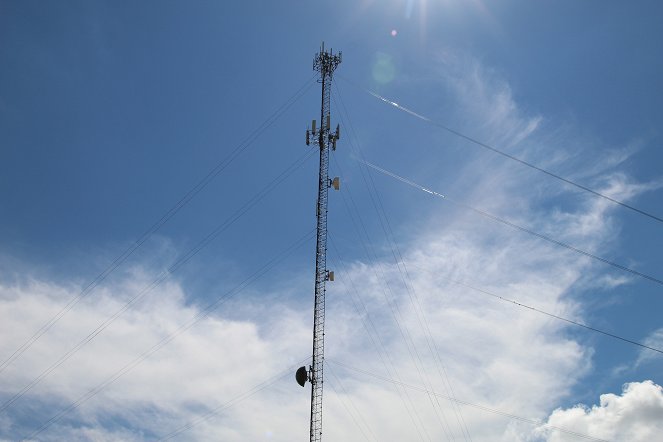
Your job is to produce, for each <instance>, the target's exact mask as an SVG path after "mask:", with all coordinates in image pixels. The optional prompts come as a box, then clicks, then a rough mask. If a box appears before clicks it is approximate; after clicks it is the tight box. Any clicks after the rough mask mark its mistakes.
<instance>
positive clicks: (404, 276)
mask: <svg viewBox="0 0 663 442" xmlns="http://www.w3.org/2000/svg"><path fill="white" fill-rule="evenodd" d="M336 92H337V94H336V95H337V96H338V100H339V102H340V103H341V109H342V111H344V113H345V114H346V117H347V119H348V125H349V128H350V132H351V134H352V135H353V136H354V138H355V141H356V146H355V143H353V141H352V138H353V137H350V148H351V149H352V150H353V152H355V154H358V155H359V156H360V158H362V159H363V158H364V154H363V151H362V149H361V146H360V142H359V139H358V137H357V134H356V133H355V131H354V126H353V125H352V122H351V120H350V116H349V113H348V110H347V108H346V107H345V103H344V102H343V98H342V97H341V94H340V91H339V90H338V85H336ZM341 122H343V113H342V114H341ZM359 170H360V172H361V175H362V178H363V181H364V183H365V184H366V187H367V189H368V191H369V195H370V197H371V201H372V202H373V206H374V208H375V210H376V212H377V213H378V216H379V217H380V224H381V226H382V229H383V231H384V233H385V236H386V238H387V241H388V242H389V245H390V248H391V251H392V255H393V257H394V261H395V263H396V265H397V268H398V272H399V274H400V277H401V280H402V281H403V285H404V287H405V288H406V290H407V293H408V296H409V298H410V301H411V302H412V305H413V307H414V311H415V314H416V316H417V320H418V322H419V325H420V327H421V328H422V330H423V331H424V333H425V336H426V344H427V346H428V349H429V351H430V353H431V354H432V355H433V356H434V357H435V358H436V362H437V364H436V365H437V370H438V374H439V375H440V377H441V378H442V379H443V380H444V381H445V382H446V384H447V385H445V389H446V390H448V392H449V393H450V394H451V396H452V397H453V396H454V392H453V386H452V385H451V383H450V381H449V378H448V376H447V370H446V368H445V366H444V363H443V362H442V357H441V355H440V352H439V350H438V348H437V343H436V342H435V340H434V339H433V338H432V333H431V330H430V326H429V324H428V320H427V318H426V315H425V313H424V311H423V310H422V308H421V303H420V302H419V299H418V295H417V293H416V290H415V289H414V286H413V285H412V280H411V278H410V275H409V273H408V270H407V267H405V265H404V263H403V259H402V255H401V251H400V249H399V247H398V244H397V243H396V241H395V240H394V233H393V230H392V228H391V223H390V221H389V217H388V216H387V212H386V210H385V209H384V205H383V203H382V198H381V197H380V194H379V192H378V191H377V186H376V185H375V181H374V180H373V176H372V174H371V173H370V170H369V169H368V168H367V170H366V173H364V170H363V168H361V167H360V168H359ZM366 176H367V177H368V180H367V179H366ZM373 194H375V198H374V197H373ZM349 195H350V194H349ZM350 196H351V195H350ZM376 201H377V203H378V204H376ZM358 217H359V215H358ZM382 218H384V221H385V223H383V222H382ZM385 224H386V229H385ZM399 257H400V258H399ZM401 263H403V268H401ZM406 280H407V281H409V284H408V282H406ZM435 399H436V401H437V403H438V406H439V407H440V410H441V409H442V406H441V405H440V404H439V400H438V399H437V397H436V398H435ZM452 409H453V412H454V415H455V417H456V421H457V422H458V424H459V428H460V429H461V434H462V437H463V439H464V440H465V441H466V442H468V441H469V442H472V436H471V435H470V433H469V431H468V430H467V426H466V425H465V422H464V418H463V416H462V414H461V412H460V410H459V408H458V407H456V406H454V404H453V403H452ZM445 421H446V419H445ZM449 433H450V434H451V439H452V440H453V441H455V439H456V438H455V435H454V434H453V432H452V431H451V427H450V426H449Z"/></svg>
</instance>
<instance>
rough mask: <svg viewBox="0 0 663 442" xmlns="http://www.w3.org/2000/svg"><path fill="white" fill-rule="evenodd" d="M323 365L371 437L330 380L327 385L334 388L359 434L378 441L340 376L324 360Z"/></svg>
mask: <svg viewBox="0 0 663 442" xmlns="http://www.w3.org/2000/svg"><path fill="white" fill-rule="evenodd" d="M325 365H326V366H327V369H328V370H329V373H330V374H331V375H332V377H333V378H334V379H336V381H337V382H338V385H339V387H341V390H343V393H344V394H345V396H346V397H347V399H348V401H349V402H350V405H351V406H352V408H354V409H355V411H356V412H357V414H358V415H359V419H360V420H361V422H362V423H363V424H364V426H365V427H366V429H367V430H368V432H369V433H370V435H371V436H372V438H370V437H368V435H367V434H366V432H365V431H364V428H363V427H362V426H361V425H359V422H358V421H357V419H356V418H355V415H354V414H353V413H352V412H351V411H350V408H349V407H348V406H347V405H346V404H345V401H344V400H343V397H342V396H341V394H340V393H339V392H338V390H336V387H334V383H333V382H330V383H329V386H330V387H331V388H332V390H334V393H335V394H336V397H337V398H338V401H339V402H340V403H341V404H342V405H343V408H345V411H347V412H348V415H349V416H350V418H351V419H352V422H354V424H355V426H356V427H357V428H358V429H359V431H360V432H361V435H362V436H364V439H365V440H375V441H377V442H379V439H378V438H377V437H376V436H375V433H373V431H372V430H371V427H370V426H369V425H368V422H366V419H364V415H363V414H362V413H361V411H359V408H357V407H356V406H355V404H354V402H353V401H352V397H351V396H350V395H349V394H348V391H347V390H346V389H345V387H344V386H343V382H341V378H339V377H338V376H336V373H334V370H333V369H332V366H331V365H329V364H327V363H326V362H325Z"/></svg>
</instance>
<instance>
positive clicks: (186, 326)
mask: <svg viewBox="0 0 663 442" xmlns="http://www.w3.org/2000/svg"><path fill="white" fill-rule="evenodd" d="M314 231H315V230H314V229H311V230H309V231H308V233H306V234H305V235H304V236H303V237H301V238H300V239H298V240H297V241H295V242H294V243H292V244H291V245H290V246H289V247H288V248H286V249H285V250H283V251H282V252H281V253H279V254H278V255H276V256H275V257H273V258H272V259H271V260H269V261H268V262H267V263H265V264H264V265H263V266H262V267H260V268H259V269H258V270H256V271H255V272H253V273H252V274H251V275H250V276H249V277H247V278H246V279H245V280H244V281H242V282H241V283H240V284H238V285H237V286H235V287H234V288H233V289H231V290H230V291H228V292H227V293H226V294H224V295H223V296H221V297H219V298H217V300H216V301H214V302H212V303H211V304H209V305H208V306H207V307H205V308H204V309H203V310H201V311H200V312H198V314H197V315H196V316H194V317H193V318H192V319H191V320H190V321H189V322H187V323H186V324H183V325H182V326H180V327H179V328H178V329H177V330H175V331H174V332H172V333H171V334H170V335H168V336H166V337H165V338H163V339H162V340H161V341H159V342H158V343H156V344H155V345H153V346H152V347H151V348H150V349H149V350H147V351H145V352H143V353H142V354H141V355H140V356H138V357H137V358H135V359H134V360H133V361H131V362H129V363H128V364H126V365H125V366H124V367H122V368H121V369H119V370H118V371H116V372H115V373H114V374H113V375H111V376H110V377H109V378H108V379H106V380H105V381H104V382H102V383H101V384H99V385H97V386H96V387H94V388H92V389H91V390H89V391H88V392H87V393H85V394H84V395H82V396H80V397H79V398H78V399H77V400H75V401H74V402H73V403H72V404H70V405H69V406H68V407H67V408H65V409H63V410H61V411H60V412H59V413H57V414H56V415H55V416H53V417H51V418H50V419H49V420H47V421H46V422H45V423H44V424H42V426H41V427H39V428H38V429H37V430H35V431H34V432H33V433H31V434H30V435H29V436H27V437H26V438H25V439H27V440H31V439H34V437H36V436H37V435H39V434H41V433H42V432H44V431H45V430H46V429H48V427H50V426H51V425H53V424H54V423H55V422H56V421H58V420H59V419H60V418H62V416H64V415H66V414H68V413H70V412H71V411H73V410H75V409H77V408H78V407H80V406H81V405H82V404H83V403H85V402H87V401H88V400H90V399H92V398H93V397H94V396H96V395H97V394H99V393H101V392H102V391H103V390H105V389H106V388H107V387H109V386H110V385H111V384H113V383H114V382H116V381H117V380H118V379H120V378H121V377H122V376H124V375H126V374H127V373H129V372H130V371H131V370H133V369H134V368H136V366H138V365H139V364H140V363H142V362H143V361H144V360H145V359H147V358H149V357H150V356H152V355H153V354H154V353H156V352H157V351H159V350H161V348H163V347H164V346H166V345H168V344H169V343H170V342H171V341H173V340H174V339H175V338H177V337H178V336H180V335H181V334H182V333H184V332H185V331H187V330H189V329H190V328H191V327H193V326H194V325H196V324H197V323H199V322H200V321H201V320H203V319H205V318H206V317H208V316H209V314H210V313H211V312H212V311H214V310H216V309H217V308H218V307H219V306H221V305H222V304H223V303H225V302H226V301H227V300H229V299H230V298H232V297H234V296H236V295H237V294H239V293H240V292H242V291H243V290H244V289H245V288H246V287H248V286H249V285H251V284H252V283H254V282H255V281H256V280H258V279H260V278H261V277H262V276H264V275H265V274H266V273H268V272H269V271H271V270H272V269H273V268H274V267H276V266H277V265H278V264H279V263H282V262H283V259H284V258H285V257H286V256H288V255H290V254H291V253H292V252H294V251H295V250H296V249H297V248H299V247H301V246H302V245H303V244H305V243H306V242H307V241H308V240H311V239H313V233H314ZM309 359H310V358H309Z"/></svg>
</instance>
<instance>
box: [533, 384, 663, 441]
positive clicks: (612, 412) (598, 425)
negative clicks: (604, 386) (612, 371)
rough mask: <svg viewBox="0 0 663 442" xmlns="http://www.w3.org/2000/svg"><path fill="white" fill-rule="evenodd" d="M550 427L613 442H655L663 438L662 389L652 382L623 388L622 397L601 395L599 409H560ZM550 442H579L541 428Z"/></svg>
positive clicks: (541, 431) (550, 419)
mask: <svg viewBox="0 0 663 442" xmlns="http://www.w3.org/2000/svg"><path fill="white" fill-rule="evenodd" d="M547 425H552V426H559V427H563V428H568V429H572V430H574V431H577V432H580V433H583V434H592V435H595V436H596V437H600V438H603V439H606V440H611V441H624V442H626V441H628V442H653V441H658V440H662V439H661V437H662V435H663V388H661V386H660V385H656V384H654V383H653V382H652V381H644V382H631V383H628V384H625V385H624V388H623V391H622V394H621V395H615V394H612V393H607V394H602V395H601V398H600V402H599V404H598V405H593V406H592V407H591V408H588V407H586V406H584V405H578V406H575V407H573V408H569V409H557V410H555V411H553V413H552V414H551V415H550V417H549V418H548V422H547ZM539 432H540V433H541V434H545V435H546V436H545V438H546V439H545V440H546V441H547V442H564V441H571V440H574V441H575V440H577V439H576V438H573V437H571V436H568V435H565V434H560V433H558V432H556V431H554V430H550V429H548V428H547V427H546V425H544V426H542V427H540V428H539Z"/></svg>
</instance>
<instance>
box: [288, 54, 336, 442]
mask: <svg viewBox="0 0 663 442" xmlns="http://www.w3.org/2000/svg"><path fill="white" fill-rule="evenodd" d="M339 63H341V53H340V52H339V53H338V54H337V55H334V53H333V51H331V50H329V51H325V45H324V43H323V44H322V46H321V48H320V52H319V53H317V54H316V56H315V59H314V60H313V69H314V70H316V71H318V72H319V73H320V78H319V80H318V82H319V83H321V85H322V105H321V110H320V126H319V127H316V122H315V120H313V122H312V124H311V128H310V130H307V131H306V144H307V145H310V144H311V143H313V144H314V145H317V146H318V147H319V149H320V174H319V179H318V204H317V209H316V214H317V220H318V225H317V241H316V246H315V304H314V313H313V360H312V363H311V365H310V366H309V370H308V371H307V370H306V368H305V367H301V368H300V369H299V370H297V374H296V378H297V382H299V384H300V385H301V386H302V387H303V386H304V384H305V383H306V381H307V380H308V381H309V382H311V427H310V442H314V441H321V440H322V386H323V372H324V367H323V365H324V358H325V356H324V354H325V284H326V282H327V281H333V280H334V272H331V271H329V270H327V196H328V193H329V188H330V187H333V188H334V189H336V190H338V189H339V179H338V178H334V179H333V180H332V179H329V149H330V148H331V149H332V150H336V141H337V140H338V138H339V135H340V130H339V126H338V125H337V126H336V132H332V131H331V116H330V100H329V98H330V94H331V82H332V76H333V74H334V70H335V69H336V67H338V65H339Z"/></svg>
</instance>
